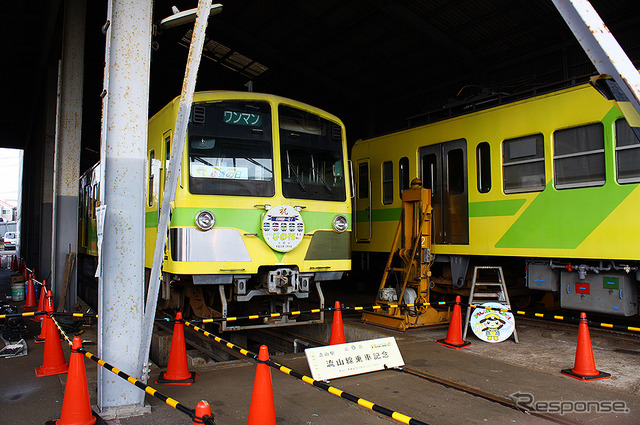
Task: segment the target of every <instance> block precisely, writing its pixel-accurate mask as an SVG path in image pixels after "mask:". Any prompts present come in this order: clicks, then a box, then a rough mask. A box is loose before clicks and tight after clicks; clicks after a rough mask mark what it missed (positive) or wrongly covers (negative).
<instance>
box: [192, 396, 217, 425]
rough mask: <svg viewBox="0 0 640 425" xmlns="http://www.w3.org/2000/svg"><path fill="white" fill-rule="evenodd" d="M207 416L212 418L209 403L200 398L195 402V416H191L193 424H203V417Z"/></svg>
mask: <svg viewBox="0 0 640 425" xmlns="http://www.w3.org/2000/svg"><path fill="white" fill-rule="evenodd" d="M207 418H213V415H212V414H211V405H210V404H209V403H208V402H207V401H205V400H201V401H199V402H198V404H196V416H195V417H194V418H193V425H198V424H203V423H204V419H207Z"/></svg>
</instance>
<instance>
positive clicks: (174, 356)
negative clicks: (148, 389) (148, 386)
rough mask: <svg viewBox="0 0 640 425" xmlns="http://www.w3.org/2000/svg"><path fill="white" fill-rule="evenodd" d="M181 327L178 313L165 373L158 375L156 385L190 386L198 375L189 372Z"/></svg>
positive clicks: (182, 328)
mask: <svg viewBox="0 0 640 425" xmlns="http://www.w3.org/2000/svg"><path fill="white" fill-rule="evenodd" d="M183 326H184V325H183V324H182V313H180V312H178V313H177V314H176V321H175V323H174V325H173V337H171V351H169V364H168V365H167V371H166V372H161V373H160V377H159V378H158V379H157V380H156V384H166V385H191V384H193V383H194V382H196V379H198V374H196V373H195V372H189V365H188V364H187V345H186V343H185V342H184V327H183Z"/></svg>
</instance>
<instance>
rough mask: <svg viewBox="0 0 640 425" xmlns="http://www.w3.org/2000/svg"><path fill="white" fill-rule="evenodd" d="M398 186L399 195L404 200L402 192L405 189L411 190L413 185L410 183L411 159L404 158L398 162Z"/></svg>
mask: <svg viewBox="0 0 640 425" xmlns="http://www.w3.org/2000/svg"><path fill="white" fill-rule="evenodd" d="M398 184H399V189H400V190H399V191H398V195H399V196H400V198H401V199H402V191H403V190H405V189H409V187H410V185H411V183H410V182H409V158H407V157H406V156H403V157H402V158H400V161H398Z"/></svg>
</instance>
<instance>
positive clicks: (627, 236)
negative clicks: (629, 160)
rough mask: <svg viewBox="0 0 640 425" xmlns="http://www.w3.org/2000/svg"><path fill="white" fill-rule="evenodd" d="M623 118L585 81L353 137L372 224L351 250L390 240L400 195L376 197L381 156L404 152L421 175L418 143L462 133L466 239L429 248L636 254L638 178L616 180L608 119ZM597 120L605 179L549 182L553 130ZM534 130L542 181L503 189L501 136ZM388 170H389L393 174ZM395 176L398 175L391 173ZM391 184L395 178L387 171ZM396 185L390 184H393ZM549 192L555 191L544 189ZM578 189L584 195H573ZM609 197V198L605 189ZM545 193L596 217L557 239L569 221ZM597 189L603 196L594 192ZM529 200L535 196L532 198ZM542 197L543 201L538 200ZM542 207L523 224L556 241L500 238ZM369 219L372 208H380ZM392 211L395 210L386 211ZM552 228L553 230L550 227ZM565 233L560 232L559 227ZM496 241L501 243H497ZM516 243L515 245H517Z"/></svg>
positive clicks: (393, 157)
mask: <svg viewBox="0 0 640 425" xmlns="http://www.w3.org/2000/svg"><path fill="white" fill-rule="evenodd" d="M621 118H622V113H621V112H620V111H619V110H618V109H617V108H615V107H613V106H612V104H611V103H610V102H608V101H606V100H605V99H603V98H602V97H601V96H600V95H599V94H598V93H597V92H596V91H595V90H593V89H592V88H591V87H590V86H579V87H575V88H571V89H566V90H563V91H561V92H556V93H551V94H548V95H544V96H539V97H535V98H531V99H527V100H523V101H520V102H516V103H512V104H507V105H504V106H499V107H496V108H492V109H488V110H485V111H481V112H477V113H473V114H469V115H464V116H460V117H456V118H452V119H448V120H445V121H441V122H437V123H434V124H429V125H426V126H422V127H417V128H412V129H408V130H404V131H400V132H397V133H393V134H388V135H384V136H381V137H377V138H374V139H369V140H363V141H359V142H357V143H356V144H355V146H354V147H353V150H352V159H353V161H354V163H357V162H358V161H363V160H368V161H370V163H371V168H370V170H369V173H370V179H371V185H372V190H371V198H372V199H371V204H372V220H371V221H372V224H371V227H372V232H371V237H370V240H366V241H358V239H357V236H358V235H357V234H355V237H356V238H355V239H354V241H353V242H354V247H355V248H354V250H355V251H365V252H367V251H368V252H386V251H388V249H389V246H390V245H391V241H392V238H393V231H394V230H395V227H396V223H397V221H396V220H397V218H396V219H393V220H391V219H390V217H393V214H392V212H393V210H397V211H398V214H399V208H400V199H399V196H398V195H397V192H395V193H394V199H393V202H392V203H391V204H387V205H384V204H383V203H382V168H381V165H380V164H382V163H383V162H384V161H391V162H392V163H394V165H395V164H397V162H398V160H399V159H400V158H402V157H406V158H408V159H409V173H410V176H411V178H416V177H422V176H421V175H420V170H419V164H420V148H421V147H424V146H431V145H437V144H441V143H446V142H448V141H453V140H459V139H463V140H465V141H466V147H467V149H466V155H467V156H466V163H467V164H468V167H467V173H466V176H467V187H468V189H469V190H468V204H469V215H468V223H469V225H468V238H469V240H468V243H464V244H456V243H443V244H442V243H441V244H438V243H434V245H433V251H434V252H435V253H439V254H453V255H496V256H526V257H563V258H573V257H579V258H593V259H599V258H607V259H609V258H612V259H621V260H638V259H640V247H638V246H637V244H636V243H635V241H636V240H637V237H638V236H640V223H639V222H638V221H637V220H634V219H633V214H634V213H633V211H634V210H635V211H637V208H638V207H639V206H640V202H639V201H640V199H639V198H638V196H640V195H639V193H638V189H637V183H632V184H620V183H618V182H617V181H616V174H615V169H616V166H615V146H614V140H613V137H614V136H613V133H614V124H615V121H616V120H619V119H621ZM593 123H602V125H603V128H604V162H605V167H606V182H605V183H604V185H602V186H598V187H584V188H575V189H570V188H568V189H556V188H554V187H553V184H554V161H553V159H554V150H553V143H552V142H551V141H553V136H554V132H556V131H557V130H562V129H566V128H571V127H576V126H582V125H588V124H593ZM532 134H540V135H542V136H543V138H544V175H545V182H544V185H545V188H544V190H539V191H530V192H521V193H505V192H504V190H503V179H504V174H503V167H502V166H500V164H502V160H503V149H502V143H503V142H504V141H505V140H508V139H514V138H518V137H522V136H526V135H532ZM483 142H486V143H488V144H489V147H490V162H491V164H492V165H491V190H490V191H488V192H487V193H480V192H479V191H478V190H476V176H477V174H478V169H477V157H476V149H475V148H476V147H477V146H478V145H479V144H480V143H483ZM394 171H395V170H394ZM394 176H395V175H394ZM396 178H397V176H396ZM394 184H396V185H397V180H395V179H394ZM394 189H396V191H397V187H395V188H394ZM547 192H553V193H554V196H553V197H551V196H548V195H547ZM575 192H581V193H582V194H583V196H580V195H575V194H574V193H575ZM612 193H613V194H615V196H614V198H615V199H609V197H611V196H612V195H611V194H612ZM545 197H549V198H554V199H556V198H557V199H560V200H562V199H567V198H570V199H571V204H566V203H564V202H563V203H561V204H560V205H558V207H559V208H560V207H561V208H571V211H570V215H572V216H574V217H575V220H576V221H580V217H581V215H583V214H593V215H597V216H598V217H594V218H593V220H597V223H596V225H595V226H594V227H593V228H589V229H585V230H584V231H583V232H582V233H581V234H580V235H575V237H574V238H572V240H571V242H567V243H563V242H562V240H560V238H561V237H562V234H563V229H562V227H563V226H570V225H571V224H573V223H571V222H570V221H569V219H570V215H568V214H567V217H566V220H564V221H558V220H557V213H558V211H557V210H554V208H553V206H552V205H550V204H549V201H546V202H545V200H544V199H543V198H545ZM602 197H604V199H602V201H601V200H600V199H601V198H602ZM536 201H538V202H537V203H536ZM609 201H611V202H615V205H609V206H608V207H607V208H608V209H609V208H610V209H611V211H605V212H601V211H591V210H597V209H598V208H594V205H597V204H598V203H600V202H609ZM541 202H545V205H539V204H540V203H541ZM536 205H537V209H538V210H539V211H540V213H541V214H542V215H540V216H538V218H539V221H538V222H537V223H536V226H537V227H532V228H530V229H528V230H527V231H528V232H530V233H529V236H534V235H535V233H536V232H539V231H540V230H541V229H546V231H547V232H553V231H558V232H559V233H558V241H557V242H558V243H557V244H556V245H558V247H554V246H553V245H554V243H552V242H551V241H550V240H546V241H536V240H534V239H535V238H531V239H532V240H531V241H530V242H529V243H528V242H527V234H526V233H524V232H525V231H524V230H523V233H522V234H520V235H518V238H517V240H516V238H514V243H504V239H503V238H504V237H505V235H507V234H508V232H509V230H510V229H512V228H513V227H514V225H516V223H518V222H519V221H520V222H522V220H525V219H526V218H527V217H526V215H527V214H528V213H527V211H529V213H530V212H531V211H530V207H534V208H536ZM385 212H386V214H387V215H386V216H384V217H383V218H382V219H381V220H376V213H378V215H380V213H382V214H384V213H385ZM356 214H358V219H357V224H356V225H361V221H362V220H360V216H362V210H357V211H356ZM393 218H395V217H393ZM554 229H555V230H554ZM564 233H567V232H564ZM501 241H503V243H501ZM519 245H520V246H519Z"/></svg>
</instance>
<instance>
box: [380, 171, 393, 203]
mask: <svg viewBox="0 0 640 425" xmlns="http://www.w3.org/2000/svg"><path fill="white" fill-rule="evenodd" d="M392 202H393V162H391V161H387V162H383V163H382V203H383V204H385V205H388V204H390V203H392Z"/></svg>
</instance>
